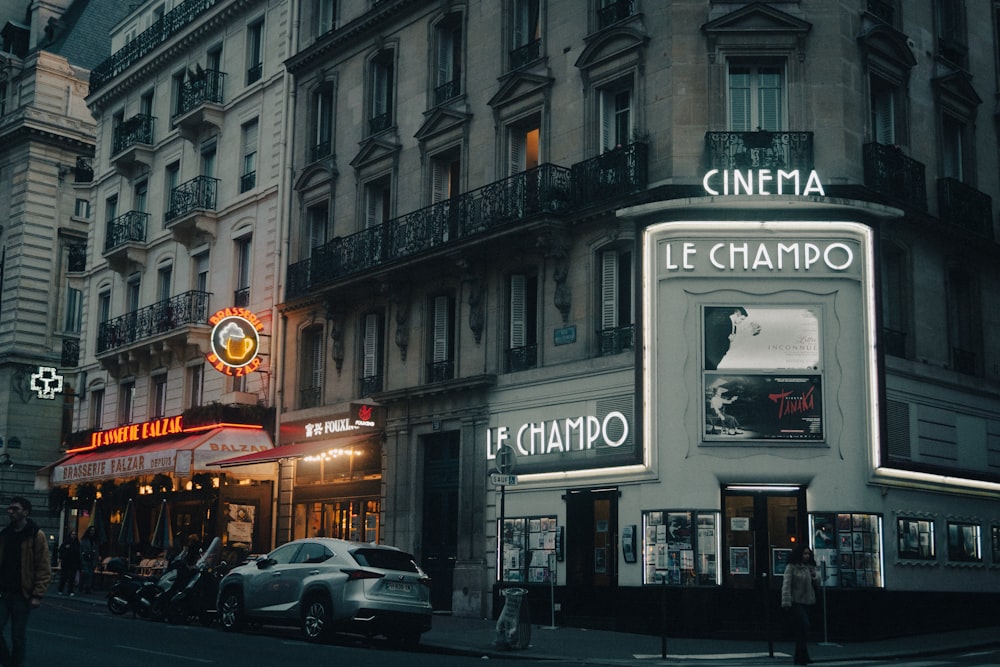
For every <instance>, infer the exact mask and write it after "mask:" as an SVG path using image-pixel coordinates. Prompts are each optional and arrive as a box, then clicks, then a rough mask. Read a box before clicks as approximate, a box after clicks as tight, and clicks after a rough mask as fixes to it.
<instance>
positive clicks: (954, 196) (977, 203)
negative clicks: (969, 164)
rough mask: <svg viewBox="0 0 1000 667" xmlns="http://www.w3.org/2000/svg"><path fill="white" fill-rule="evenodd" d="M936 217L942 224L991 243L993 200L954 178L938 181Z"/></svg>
mask: <svg viewBox="0 0 1000 667" xmlns="http://www.w3.org/2000/svg"><path fill="white" fill-rule="evenodd" d="M938 217H940V218H941V221H942V222H944V223H946V224H949V225H952V226H955V227H958V228H961V229H964V230H965V231H967V232H970V233H972V234H975V235H976V236H980V237H982V238H986V239H989V240H991V241H992V240H993V199H992V198H991V197H990V196H989V195H988V194H985V193H983V192H980V191H979V190H977V189H975V188H974V187H972V186H969V185H966V184H965V183H962V182H961V181H959V180H957V179H954V178H939V179H938Z"/></svg>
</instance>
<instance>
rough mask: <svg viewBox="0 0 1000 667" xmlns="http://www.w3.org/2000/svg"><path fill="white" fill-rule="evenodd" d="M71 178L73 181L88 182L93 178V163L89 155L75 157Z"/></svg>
mask: <svg viewBox="0 0 1000 667" xmlns="http://www.w3.org/2000/svg"><path fill="white" fill-rule="evenodd" d="M73 180H74V182H75V183H90V182H92V181H93V180H94V165H93V164H92V163H91V161H90V158H89V157H78V158H76V166H75V167H73Z"/></svg>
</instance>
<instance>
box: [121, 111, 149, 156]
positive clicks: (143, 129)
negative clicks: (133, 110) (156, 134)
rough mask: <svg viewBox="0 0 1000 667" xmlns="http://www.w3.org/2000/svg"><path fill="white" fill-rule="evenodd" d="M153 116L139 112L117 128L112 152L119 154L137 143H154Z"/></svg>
mask: <svg viewBox="0 0 1000 667" xmlns="http://www.w3.org/2000/svg"><path fill="white" fill-rule="evenodd" d="M154 120H156V118H155V117H153V116H147V115H146V114H138V115H136V116H132V117H131V118H129V119H128V120H126V121H123V122H122V124H121V125H119V126H118V127H116V128H115V132H114V141H113V142H112V149H111V154H112V155H117V154H118V153H121V152H122V151H124V150H125V149H126V148H129V147H130V146H134V145H135V144H146V145H152V144H153V121H154Z"/></svg>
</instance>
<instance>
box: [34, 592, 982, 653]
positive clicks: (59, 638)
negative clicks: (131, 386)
mask: <svg viewBox="0 0 1000 667" xmlns="http://www.w3.org/2000/svg"><path fill="white" fill-rule="evenodd" d="M537 632H538V633H539V635H540V636H539V638H538V639H539V641H541V640H543V639H544V634H543V633H544V632H545V629H541V628H540V629H538V630H537ZM439 638H440V635H439ZM456 639H459V638H456ZM636 639H637V638H636V637H635V636H630V635H622V636H621V641H623V642H627V641H635V640H636ZM642 639H643V641H642V643H643V645H644V646H646V647H648V646H649V645H650V643H649V642H651V641H653V638H648V637H644V638H642ZM645 640H649V641H645ZM570 643H573V642H570ZM436 644H437V646H424V645H422V646H420V647H418V648H417V649H415V650H413V651H407V652H402V651H399V650H396V649H394V648H392V647H390V646H389V645H388V644H386V643H385V642H384V641H382V640H371V641H366V640H363V639H360V638H357V637H351V636H341V637H338V638H337V639H335V640H333V641H331V642H329V643H327V644H322V645H315V644H310V643H307V642H306V641H304V640H303V639H302V638H301V637H300V636H299V633H298V631H297V630H296V629H293V628H272V627H268V628H263V629H262V630H260V631H258V632H255V633H244V634H229V633H225V632H222V631H221V630H219V629H218V628H217V627H209V628H206V627H201V626H198V625H188V626H175V625H169V624H166V623H158V622H152V621H146V620H142V619H136V618H132V617H131V616H130V615H126V616H114V615H112V614H110V613H109V612H108V611H107V609H106V607H105V606H104V599H103V597H102V596H99V595H94V596H92V597H91V596H87V597H86V598H83V599H81V598H79V597H78V598H76V599H73V600H70V599H66V598H59V597H55V596H50V597H48V598H46V602H45V604H44V605H43V606H42V607H41V608H40V609H39V610H38V611H36V612H34V613H33V615H32V618H31V623H30V628H29V659H30V664H32V665H57V664H76V665H81V666H82V667H89V666H90V665H95V666H100V667H118V666H123V667H125V666H128V667H133V666H135V665H143V667H167V666H170V667H178V666H183V665H192V666H197V665H253V666H254V667H267V666H269V665H282V666H284V665H291V664H296V663H299V664H340V665H351V666H356V665H365V666H371V667H398V665H399V664H400V662H401V661H403V662H405V664H406V665H407V666H408V667H409V666H410V665H413V666H415V667H421V666H423V665H428V666H429V665H435V666H441V667H457V666H461V665H472V664H475V663H478V664H482V661H483V660H484V659H488V660H489V661H490V664H491V665H494V666H506V665H524V664H525V663H526V662H535V661H538V662H543V663H545V664H549V665H556V666H560V667H562V666H565V667H573V666H582V665H643V666H649V667H655V666H659V665H668V666H694V665H697V666H700V667H716V666H721V665H728V666H730V667H737V666H738V667H757V666H761V667H763V666H767V665H785V664H791V658H790V657H789V656H788V655H787V654H785V653H782V652H781V650H780V648H779V650H776V652H775V655H774V657H770V656H768V655H767V653H764V652H759V653H724V652H722V651H725V650H727V649H725V648H722V646H723V645H720V653H718V654H714V655H713V654H711V653H700V654H698V655H694V654H692V655H685V654H683V653H681V652H680V645H679V642H677V643H672V644H671V650H669V651H668V654H667V656H668V657H667V659H666V660H663V659H662V658H661V657H660V654H658V653H649V652H645V653H644V652H640V651H636V652H635V653H632V654H631V655H629V654H628V653H625V652H623V653H622V654H621V656H622V657H620V658H608V657H596V656H591V655H579V654H580V651H579V650H578V649H579V648H580V647H579V646H576V647H572V646H566V647H565V649H566V651H567V653H569V654H573V653H574V652H575V653H576V654H577V655H575V656H574V655H570V656H567V657H566V658H565V659H558V658H555V659H554V653H553V652H551V651H550V652H548V653H546V654H544V655H533V654H532V652H531V650H527V651H524V652H515V653H511V654H510V656H509V657H507V656H505V655H503V654H502V653H500V654H498V653H497V652H496V651H494V650H491V649H490V647H488V646H486V645H484V646H483V651H482V653H479V652H477V651H475V650H470V648H469V647H468V644H467V643H464V644H463V642H461V641H457V642H456V643H455V645H456V646H462V645H465V646H466V648H465V649H463V650H450V649H448V648H442V646H444V645H447V642H440V641H438V642H436ZM653 644H654V645H655V642H653ZM637 648H638V647H637ZM761 648H764V647H763V646H762V647H761ZM574 649H577V650H575V651H574ZM827 655H830V656H835V655H836V651H835V649H834V651H833V652H832V653H828V654H827ZM814 657H815V656H814ZM306 661H308V662H306ZM817 664H822V665H829V666H830V667H835V666H836V667H839V666H841V665H843V666H847V665H852V666H856V665H866V666H868V665H870V666H872V667H877V666H879V665H893V666H895V667H950V666H956V667H957V666H964V667H987V666H995V665H998V664H1000V648H985V649H979V650H971V649H969V650H966V649H960V650H954V651H951V652H949V653H943V654H935V655H921V656H916V657H913V658H905V659H888V658H887V659H877V660H861V659H858V658H852V659H844V660H839V659H836V658H832V657H826V658H823V659H821V660H819V661H818V662H817Z"/></svg>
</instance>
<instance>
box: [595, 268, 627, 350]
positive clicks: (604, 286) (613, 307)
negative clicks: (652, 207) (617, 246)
mask: <svg viewBox="0 0 1000 667" xmlns="http://www.w3.org/2000/svg"><path fill="white" fill-rule="evenodd" d="M598 261H599V263H600V265H599V266H600V274H599V279H600V285H599V290H600V300H601V303H600V317H601V322H600V326H599V327H598V331H599V332H600V354H601V356H605V355H609V354H618V353H619V352H621V351H622V350H629V349H632V348H633V344H634V335H635V332H634V328H633V323H632V294H633V290H634V285H633V278H632V253H631V251H629V250H604V251H602V252H600V253H599V256H598Z"/></svg>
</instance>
